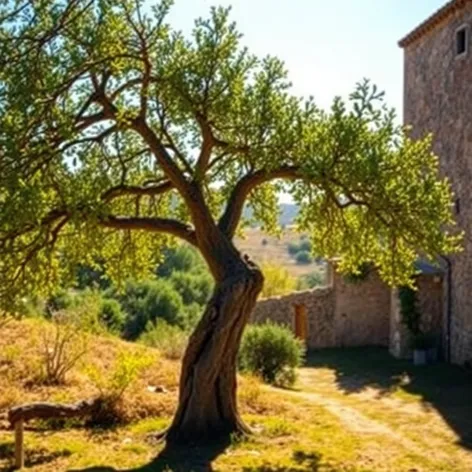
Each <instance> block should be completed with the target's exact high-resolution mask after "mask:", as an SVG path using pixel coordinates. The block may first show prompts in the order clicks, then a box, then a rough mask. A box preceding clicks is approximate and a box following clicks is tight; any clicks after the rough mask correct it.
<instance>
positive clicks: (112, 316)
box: [99, 298, 126, 334]
mask: <svg viewBox="0 0 472 472" xmlns="http://www.w3.org/2000/svg"><path fill="white" fill-rule="evenodd" d="M99 320H100V322H101V323H102V324H103V325H104V326H105V327H106V328H107V330H108V331H110V332H111V333H114V334H121V333H122V332H123V329H124V327H125V323H126V314H125V313H124V312H123V310H122V309H121V305H120V303H119V302H118V301H117V300H113V299H109V298H104V299H102V301H101V305H100V313H99Z"/></svg>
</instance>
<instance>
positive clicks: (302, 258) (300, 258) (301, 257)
mask: <svg viewBox="0 0 472 472" xmlns="http://www.w3.org/2000/svg"><path fill="white" fill-rule="evenodd" d="M295 261H296V263H297V264H311V263H312V262H313V257H312V256H311V254H310V253H309V252H308V251H298V252H297V253H296V254H295Z"/></svg>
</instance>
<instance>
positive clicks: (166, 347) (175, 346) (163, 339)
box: [139, 320, 188, 359]
mask: <svg viewBox="0 0 472 472" xmlns="http://www.w3.org/2000/svg"><path fill="white" fill-rule="evenodd" d="M139 341H140V342H142V343H143V344H145V345H146V346H150V347H155V348H157V349H159V351H160V352H161V353H162V355H163V356H164V357H166V358H167V359H181V358H182V357H183V355H184V352H185V349H186V347H187V343H188V335H187V333H186V332H185V331H183V330H182V329H180V328H179V327H177V326H171V325H169V324H168V323H166V322H165V321H164V320H157V322H156V324H152V323H149V324H148V325H147V327H146V331H145V332H144V333H143V334H142V335H141V337H140V338H139Z"/></svg>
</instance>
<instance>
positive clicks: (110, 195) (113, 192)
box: [102, 181, 174, 202]
mask: <svg viewBox="0 0 472 472" xmlns="http://www.w3.org/2000/svg"><path fill="white" fill-rule="evenodd" d="M173 188H174V186H173V185H172V184H171V183H170V182H169V181H166V182H163V183H162V184H160V185H150V186H138V185H117V186H116V187H112V188H110V189H108V190H107V191H106V192H105V193H104V194H103V195H102V200H103V201H106V202H109V201H110V200H113V199H114V198H117V197H122V196H126V195H134V196H149V197H154V196H156V195H162V194H163V193H166V192H168V191H169V190H172V189H173Z"/></svg>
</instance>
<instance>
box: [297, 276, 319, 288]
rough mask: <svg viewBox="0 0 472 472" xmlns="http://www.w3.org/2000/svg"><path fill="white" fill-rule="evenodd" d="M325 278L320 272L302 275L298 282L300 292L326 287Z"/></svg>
mask: <svg viewBox="0 0 472 472" xmlns="http://www.w3.org/2000/svg"><path fill="white" fill-rule="evenodd" d="M324 283H325V277H324V275H323V274H322V273H320V272H311V273H309V274H306V275H302V276H301V277H300V278H299V279H298V281H297V289H298V290H309V289H310V288H314V287H319V286H321V285H324Z"/></svg>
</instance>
